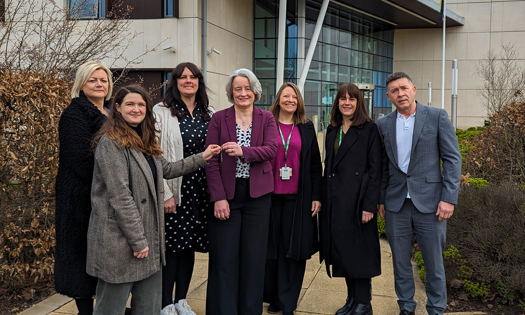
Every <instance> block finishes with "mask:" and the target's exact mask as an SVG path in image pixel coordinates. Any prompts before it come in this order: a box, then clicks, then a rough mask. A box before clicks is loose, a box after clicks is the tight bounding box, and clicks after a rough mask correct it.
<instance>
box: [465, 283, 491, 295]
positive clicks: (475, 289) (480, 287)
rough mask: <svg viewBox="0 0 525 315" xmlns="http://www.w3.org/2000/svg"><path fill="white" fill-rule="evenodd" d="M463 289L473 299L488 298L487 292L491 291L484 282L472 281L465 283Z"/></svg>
mask: <svg viewBox="0 0 525 315" xmlns="http://www.w3.org/2000/svg"><path fill="white" fill-rule="evenodd" d="M463 287H464V288H465V290H466V291H467V292H468V294H469V295H470V296H472V297H473V298H476V297H484V296H486V295H487V290H488V289H489V287H488V286H486V285H485V283H483V281H481V282H472V281H470V280H465V281H463Z"/></svg>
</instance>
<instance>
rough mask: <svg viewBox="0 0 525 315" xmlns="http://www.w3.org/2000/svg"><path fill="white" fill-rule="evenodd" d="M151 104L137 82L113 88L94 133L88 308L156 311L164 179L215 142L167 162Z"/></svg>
mask: <svg viewBox="0 0 525 315" xmlns="http://www.w3.org/2000/svg"><path fill="white" fill-rule="evenodd" d="M152 108H153V104H152V102H151V99H150V98H149V95H148V93H147V92H146V90H144V89H143V88H142V87H140V86H127V87H122V88H120V90H119V91H118V92H117V93H116V95H115V98H114V101H113V104H112V109H111V111H110V114H109V117H108V120H107V121H106V123H105V124H104V125H103V126H102V129H101V130H100V131H99V133H98V134H97V136H96V137H95V145H96V151H95V169H94V172H93V185H92V187H91V206H92V212H91V217H90V221H89V229H88V251H87V267H86V270H87V273H88V274H90V275H92V276H94V277H97V278H98V282H97V293H96V299H97V303H96V305H95V312H94V314H124V310H125V307H126V301H127V299H128V296H129V293H130V292H131V293H132V294H133V298H132V301H131V312H132V314H158V313H159V312H160V309H161V272H160V271H161V266H162V264H164V263H165V258H164V197H163V194H164V185H163V181H162V179H163V178H173V177H177V176H181V175H184V174H186V173H189V172H192V171H194V170H196V169H197V168H199V167H203V166H204V165H205V164H206V161H205V160H208V159H210V158H211V157H212V156H213V154H218V153H219V152H220V147H219V146H217V145H209V146H208V148H207V149H206V150H205V151H204V152H203V153H200V154H196V155H193V156H190V157H188V158H186V159H183V160H179V161H177V162H173V163H169V162H167V161H166V160H165V159H164V158H163V157H162V150H161V149H160V147H159V144H158V143H157V139H156V134H155V119H154V117H153V110H152Z"/></svg>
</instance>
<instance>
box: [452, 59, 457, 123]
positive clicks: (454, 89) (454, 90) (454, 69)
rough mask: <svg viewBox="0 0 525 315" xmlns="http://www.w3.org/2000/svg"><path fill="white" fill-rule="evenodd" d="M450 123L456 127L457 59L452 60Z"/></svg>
mask: <svg viewBox="0 0 525 315" xmlns="http://www.w3.org/2000/svg"><path fill="white" fill-rule="evenodd" d="M450 111H451V116H452V125H453V126H454V128H456V129H457V127H458V60H457V59H454V60H453V61H452V102H451V108H450Z"/></svg>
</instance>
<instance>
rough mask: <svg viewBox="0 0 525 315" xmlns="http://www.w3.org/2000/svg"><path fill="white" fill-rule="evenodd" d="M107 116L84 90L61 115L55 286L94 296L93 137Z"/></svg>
mask: <svg viewBox="0 0 525 315" xmlns="http://www.w3.org/2000/svg"><path fill="white" fill-rule="evenodd" d="M105 118H106V116H104V115H103V114H102V113H101V112H100V111H99V110H98V108H97V107H96V106H95V105H93V103H91V102H90V101H89V100H88V99H87V98H86V96H84V94H83V93H82V92H81V95H80V97H76V98H74V99H72V100H71V104H70V105H69V106H68V107H67V108H66V109H65V110H64V112H63V113H62V115H61V116H60V122H59V125H58V137H59V141H60V153H59V154H60V155H59V165H58V174H57V177H56V184H55V192H56V206H55V229H56V247H55V289H56V291H57V292H58V293H60V294H64V295H67V296H70V297H74V298H91V296H93V295H94V294H95V289H96V285H97V279H96V278H94V277H92V276H90V275H88V274H87V273H86V256H87V230H88V225H89V216H90V214H91V181H92V179H93V167H94V164H95V158H94V152H93V149H92V147H91V140H92V139H93V137H94V135H95V133H96V132H97V131H98V130H99V129H100V127H101V126H102V124H103V122H104V121H105Z"/></svg>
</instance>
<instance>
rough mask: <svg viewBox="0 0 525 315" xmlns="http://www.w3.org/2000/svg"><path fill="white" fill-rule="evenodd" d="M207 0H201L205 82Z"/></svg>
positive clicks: (206, 64)
mask: <svg viewBox="0 0 525 315" xmlns="http://www.w3.org/2000/svg"><path fill="white" fill-rule="evenodd" d="M207 41H208V1H207V0H202V43H201V46H202V57H201V58H202V75H203V76H204V82H206V75H207V71H208V69H207V68H208V54H207V50H208V46H207Z"/></svg>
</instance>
